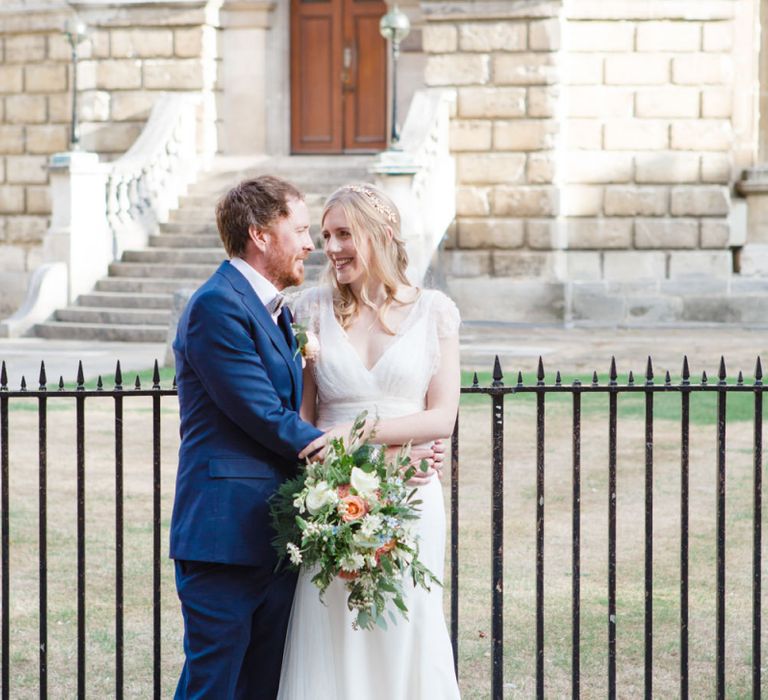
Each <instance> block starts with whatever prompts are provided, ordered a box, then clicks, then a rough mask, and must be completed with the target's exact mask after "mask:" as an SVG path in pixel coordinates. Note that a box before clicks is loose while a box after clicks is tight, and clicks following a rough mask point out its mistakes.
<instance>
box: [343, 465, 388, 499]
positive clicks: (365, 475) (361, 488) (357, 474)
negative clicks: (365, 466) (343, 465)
mask: <svg viewBox="0 0 768 700" xmlns="http://www.w3.org/2000/svg"><path fill="white" fill-rule="evenodd" d="M349 483H350V484H351V485H352V488H353V489H355V491H357V492H358V493H359V494H360V495H361V496H363V497H366V496H372V495H373V494H374V493H376V491H377V489H379V487H380V486H381V482H380V481H379V477H378V476H376V473H375V472H370V473H369V472H364V471H363V470H362V469H360V467H352V473H351V474H350V477H349Z"/></svg>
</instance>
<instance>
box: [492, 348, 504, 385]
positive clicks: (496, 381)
mask: <svg viewBox="0 0 768 700" xmlns="http://www.w3.org/2000/svg"><path fill="white" fill-rule="evenodd" d="M503 379H504V374H503V373H502V371H501V362H500V361H499V356H498V355H496V359H495V360H494V361H493V385H492V386H504V382H503V381H502V380H503Z"/></svg>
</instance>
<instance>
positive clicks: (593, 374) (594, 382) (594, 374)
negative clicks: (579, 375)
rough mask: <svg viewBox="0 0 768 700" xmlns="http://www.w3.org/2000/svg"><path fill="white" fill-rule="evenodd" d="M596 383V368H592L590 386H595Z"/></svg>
mask: <svg viewBox="0 0 768 700" xmlns="http://www.w3.org/2000/svg"><path fill="white" fill-rule="evenodd" d="M597 384H598V381H597V370H594V371H593V372H592V386H597Z"/></svg>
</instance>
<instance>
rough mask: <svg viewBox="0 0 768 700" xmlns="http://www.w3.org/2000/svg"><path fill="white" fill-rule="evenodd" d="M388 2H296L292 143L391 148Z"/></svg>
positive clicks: (334, 148) (315, 147) (297, 146)
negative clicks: (384, 20) (384, 24)
mask: <svg viewBox="0 0 768 700" xmlns="http://www.w3.org/2000/svg"><path fill="white" fill-rule="evenodd" d="M386 10H387V7H386V4H385V3H384V2H383V0H291V149H292V151H293V152H294V153H341V152H343V151H377V150H381V149H383V148H385V147H386V141H387V139H386V130H387V104H386V102H387V45H386V42H385V41H384V39H383V38H382V37H381V35H380V34H379V20H380V19H381V16H382V15H383V14H384V13H385V12H386Z"/></svg>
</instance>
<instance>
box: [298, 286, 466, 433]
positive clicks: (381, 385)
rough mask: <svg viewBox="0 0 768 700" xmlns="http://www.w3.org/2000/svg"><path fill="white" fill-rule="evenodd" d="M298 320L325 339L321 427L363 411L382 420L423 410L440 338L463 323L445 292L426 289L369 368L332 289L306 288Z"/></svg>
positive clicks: (318, 363) (318, 365) (319, 381)
mask: <svg viewBox="0 0 768 700" xmlns="http://www.w3.org/2000/svg"><path fill="white" fill-rule="evenodd" d="M295 320H296V322H297V323H301V324H303V325H305V326H307V328H308V329H309V330H311V331H313V332H314V333H315V334H316V335H317V337H318V340H319V341H320V353H319V355H318V357H317V359H316V360H315V362H314V377H315V383H316V385H317V402H318V413H317V425H318V427H319V428H321V429H324V428H328V427H330V426H331V425H334V424H337V423H340V422H347V421H350V420H353V419H354V418H355V417H356V416H357V415H358V414H359V413H360V412H361V411H362V410H364V409H367V410H368V412H369V414H373V415H378V416H379V417H381V418H392V417H396V416H402V415H407V414H409V413H414V412H416V411H420V410H422V409H423V408H424V405H425V403H424V402H425V398H426V394H427V388H428V387H429V382H430V380H431V378H432V376H433V375H434V373H435V372H436V371H437V368H438V367H439V365H440V338H443V337H448V336H452V335H456V334H457V333H458V329H459V323H460V318H459V311H458V309H457V308H456V305H455V304H454V303H453V302H452V301H451V300H450V299H449V298H448V297H447V296H446V295H445V294H443V293H442V292H439V291H437V290H432V289H430V290H423V291H422V293H421V295H420V296H419V298H418V299H417V300H416V301H415V302H414V305H413V307H412V308H411V310H410V312H409V314H408V316H407V317H406V318H405V320H404V321H403V322H402V323H401V324H400V327H399V328H398V329H397V333H396V334H395V335H394V336H393V337H392V340H391V341H390V343H389V344H388V345H387V347H386V349H385V350H384V352H383V354H382V355H381V356H380V357H379V359H378V360H377V362H376V364H374V365H373V367H371V368H370V369H368V368H367V367H366V366H365V365H364V364H363V361H362V359H361V358H360V356H359V354H358V353H357V351H356V350H355V348H354V347H353V346H352V344H351V343H350V342H349V340H348V339H347V334H346V333H345V331H344V330H343V329H342V328H341V326H340V325H339V323H338V321H337V320H336V317H335V316H334V314H333V301H332V291H331V289H330V288H328V287H316V288H313V289H309V290H307V291H306V292H303V293H302V294H301V295H300V296H299V297H298V299H297V301H296V303H295Z"/></svg>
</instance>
